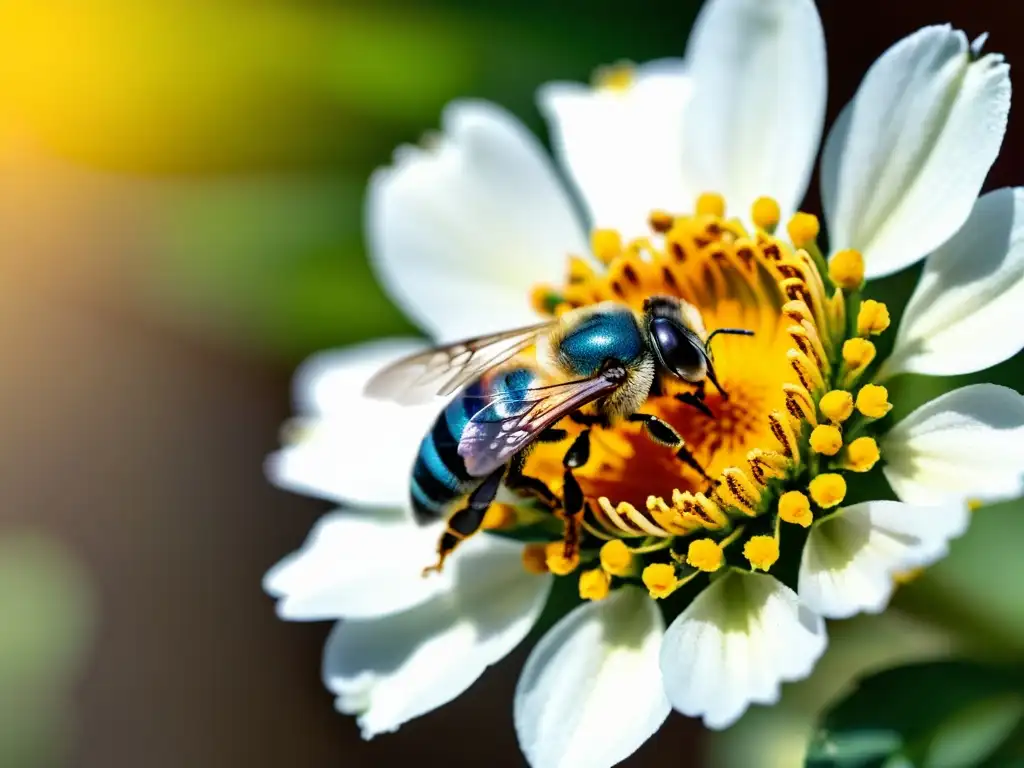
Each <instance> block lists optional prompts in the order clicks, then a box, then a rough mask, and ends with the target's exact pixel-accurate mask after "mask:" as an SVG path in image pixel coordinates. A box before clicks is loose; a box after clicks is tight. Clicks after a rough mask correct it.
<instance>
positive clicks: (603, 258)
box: [590, 229, 622, 264]
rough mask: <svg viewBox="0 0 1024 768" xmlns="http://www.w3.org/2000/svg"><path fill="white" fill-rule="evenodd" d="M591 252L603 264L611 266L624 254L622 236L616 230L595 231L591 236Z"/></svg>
mask: <svg viewBox="0 0 1024 768" xmlns="http://www.w3.org/2000/svg"><path fill="white" fill-rule="evenodd" d="M590 250H592V251H593V252H594V257H595V258H596V259H597V260H598V261H600V262H601V263H602V264H611V263H612V261H614V260H615V257H617V256H619V255H620V254H621V253H622V235H620V234H619V233H618V232H617V231H616V230H614V229H595V230H594V231H593V233H592V234H591V235H590Z"/></svg>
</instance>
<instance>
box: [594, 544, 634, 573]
mask: <svg viewBox="0 0 1024 768" xmlns="http://www.w3.org/2000/svg"><path fill="white" fill-rule="evenodd" d="M601 567H602V568H604V569H605V570H606V571H607V572H608V573H610V574H611V575H612V576H629V575H631V574H632V573H633V553H632V552H630V551H629V547H627V546H626V544H625V543H624V542H623V541H621V540H619V539H612V540H611V541H609V542H606V543H605V544H604V545H603V546H602V547H601Z"/></svg>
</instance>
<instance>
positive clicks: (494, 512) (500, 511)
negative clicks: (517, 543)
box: [480, 504, 517, 531]
mask: <svg viewBox="0 0 1024 768" xmlns="http://www.w3.org/2000/svg"><path fill="white" fill-rule="evenodd" d="M516 519H517V516H516V510H515V507H513V506H512V505H510V504H491V506H490V507H489V508H488V509H487V512H486V514H484V519H483V522H482V523H481V525H480V527H481V528H483V529H484V530H485V531H497V530H501V529H502V528H511V527H512V526H514V525H515V524H516Z"/></svg>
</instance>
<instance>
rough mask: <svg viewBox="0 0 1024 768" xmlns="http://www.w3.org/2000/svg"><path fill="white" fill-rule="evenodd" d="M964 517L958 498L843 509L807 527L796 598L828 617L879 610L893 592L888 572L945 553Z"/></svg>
mask: <svg viewBox="0 0 1024 768" xmlns="http://www.w3.org/2000/svg"><path fill="white" fill-rule="evenodd" d="M969 516H970V513H969V512H968V510H967V506H966V505H965V504H964V503H962V502H952V503H947V504H944V505H941V506H931V507H919V506H912V505H910V504H902V503H900V502H898V501H869V502H866V503H863V504H855V505H853V506H852V507H846V508H845V509H842V510H840V511H839V512H838V513H837V514H835V515H832V516H830V517H828V518H825V519H824V520H821V521H820V522H816V523H815V524H814V527H813V528H812V529H811V533H810V536H809V537H808V538H807V543H806V545H805V546H804V552H803V558H802V560H801V562H800V579H799V586H798V588H797V591H798V592H799V594H800V599H801V600H803V601H804V602H805V603H807V605H808V606H809V607H810V608H811V609H812V610H814V611H816V612H818V613H820V614H821V615H822V616H824V617H825V618H828V619H846V618H849V617H850V616H853V615H854V614H857V613H860V612H861V611H864V612H867V613H879V612H881V611H883V610H884V609H885V607H886V605H888V604H889V598H890V597H891V596H892V591H893V586H894V582H893V575H894V574H896V573H898V572H900V571H905V570H909V569H911V568H917V567H921V566H926V565H931V564H932V563H934V562H935V561H936V560H939V559H941V558H942V557H945V555H946V552H947V550H948V544H949V541H950V539H953V538H956V537H958V536H961V535H962V534H963V533H964V531H966V530H967V523H968V520H969V519H970V517H969Z"/></svg>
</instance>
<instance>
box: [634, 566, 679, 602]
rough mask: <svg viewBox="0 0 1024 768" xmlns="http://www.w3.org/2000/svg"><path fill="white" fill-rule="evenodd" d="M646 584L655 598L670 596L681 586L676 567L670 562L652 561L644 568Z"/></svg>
mask: <svg viewBox="0 0 1024 768" xmlns="http://www.w3.org/2000/svg"><path fill="white" fill-rule="evenodd" d="M642 578H643V581H644V586H645V587H647V591H648V592H650V593H651V597H653V598H663V597H668V596H669V595H671V594H672V593H673V592H675V590H676V587H678V586H679V579H677V578H676V569H675V567H674V566H672V565H669V564H668V563H651V564H650V565H648V566H647V567H646V568H644V573H643V577H642Z"/></svg>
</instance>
